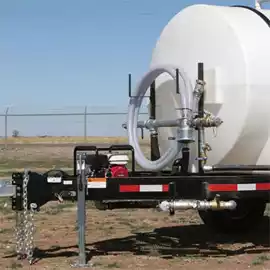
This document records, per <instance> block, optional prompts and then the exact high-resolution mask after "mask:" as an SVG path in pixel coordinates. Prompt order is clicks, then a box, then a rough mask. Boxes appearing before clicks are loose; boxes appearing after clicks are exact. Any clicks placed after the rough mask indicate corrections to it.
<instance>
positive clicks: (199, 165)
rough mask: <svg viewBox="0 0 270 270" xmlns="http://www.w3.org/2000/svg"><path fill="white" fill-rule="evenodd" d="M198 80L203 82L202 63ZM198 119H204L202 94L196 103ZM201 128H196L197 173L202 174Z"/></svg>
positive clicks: (199, 66) (199, 64)
mask: <svg viewBox="0 0 270 270" xmlns="http://www.w3.org/2000/svg"><path fill="white" fill-rule="evenodd" d="M198 80H200V81H204V66H203V63H198ZM198 117H199V118H203V117H204V92H203V93H202V94H201V97H200V100H199V103H198ZM201 129H203V128H201V127H198V156H199V159H198V167H199V173H203V160H202V159H201V158H202V157H201V141H202V138H201V132H200V131H201Z"/></svg>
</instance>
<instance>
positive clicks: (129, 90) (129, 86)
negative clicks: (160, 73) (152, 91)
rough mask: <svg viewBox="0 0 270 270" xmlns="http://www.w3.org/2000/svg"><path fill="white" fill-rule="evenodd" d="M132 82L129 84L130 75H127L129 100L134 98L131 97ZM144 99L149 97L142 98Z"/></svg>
mask: <svg viewBox="0 0 270 270" xmlns="http://www.w3.org/2000/svg"><path fill="white" fill-rule="evenodd" d="M131 89H132V82H131V73H129V74H128V97H129V98H133V97H136V96H132V93H131V92H132V91H131ZM144 98H150V96H144Z"/></svg>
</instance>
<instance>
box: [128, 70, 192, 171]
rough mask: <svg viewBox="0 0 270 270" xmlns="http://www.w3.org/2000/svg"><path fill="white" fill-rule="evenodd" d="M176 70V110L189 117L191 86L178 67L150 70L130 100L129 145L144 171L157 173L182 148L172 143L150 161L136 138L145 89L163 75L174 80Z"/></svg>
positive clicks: (176, 142) (190, 110)
mask: <svg viewBox="0 0 270 270" xmlns="http://www.w3.org/2000/svg"><path fill="white" fill-rule="evenodd" d="M176 69H178V70H179V73H178V74H179V93H180V96H179V98H180V108H178V109H180V110H182V111H181V113H182V112H184V111H185V113H184V114H185V117H186V116H187V114H186V112H188V114H189V115H190V112H192V109H193V95H192V85H191V82H190V80H189V78H188V77H187V75H186V74H185V72H184V71H183V70H182V69H181V68H178V67H173V66H158V67H155V68H152V69H151V70H150V71H149V72H148V73H146V74H145V75H144V76H143V78H142V79H141V81H140V82H139V84H138V85H137V87H136V91H135V95H134V97H131V98H130V102H129V108H128V125H127V130H128V138H129V144H130V145H132V146H133V148H134V150H135V157H136V161H137V163H138V164H139V165H140V166H141V167H142V168H144V169H146V170H151V171H158V170H161V169H163V168H164V167H166V166H167V165H168V164H169V163H170V162H172V161H173V159H175V157H176V156H177V155H178V154H179V152H180V151H181V148H182V146H183V144H182V143H181V142H179V141H177V140H176V141H172V145H171V147H170V148H169V149H168V150H167V151H166V152H165V154H164V155H163V156H162V157H160V158H159V159H158V160H155V161H150V160H149V159H147V158H146V157H145V156H144V154H143V152H142V150H141V148H140V145H139V141H138V137H137V122H138V116H139V111H140V107H141V104H142V100H143V97H144V95H145V93H146V91H147V89H148V88H149V87H150V85H151V84H152V82H153V81H155V80H156V78H157V77H158V76H159V75H161V74H163V73H167V74H169V75H170V76H171V77H172V78H173V79H174V80H176Z"/></svg>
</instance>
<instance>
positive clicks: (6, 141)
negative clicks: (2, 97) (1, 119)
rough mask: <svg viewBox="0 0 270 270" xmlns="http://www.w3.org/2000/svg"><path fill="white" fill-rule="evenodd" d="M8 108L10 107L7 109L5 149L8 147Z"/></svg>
mask: <svg viewBox="0 0 270 270" xmlns="http://www.w3.org/2000/svg"><path fill="white" fill-rule="evenodd" d="M8 110H9V107H7V108H6V111H5V149H7V147H8Z"/></svg>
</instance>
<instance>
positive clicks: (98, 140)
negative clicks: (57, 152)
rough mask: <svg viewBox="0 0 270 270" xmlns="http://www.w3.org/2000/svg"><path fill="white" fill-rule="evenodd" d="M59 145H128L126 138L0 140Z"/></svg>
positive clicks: (28, 138)
mask: <svg viewBox="0 0 270 270" xmlns="http://www.w3.org/2000/svg"><path fill="white" fill-rule="evenodd" d="M148 141H149V140H148V138H145V139H144V140H141V142H142V143H147V142H148ZM5 143H7V144H34V143H35V144H36V143H38V144H39V143H40V144H61V143H65V144H68V143H73V144H75V143H91V144H126V143H128V139H127V137H91V136H89V137H87V138H86V139H85V138H84V137H65V136H62V137H49V136H48V137H17V138H13V137H8V138H7V140H5V138H0V144H5Z"/></svg>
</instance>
